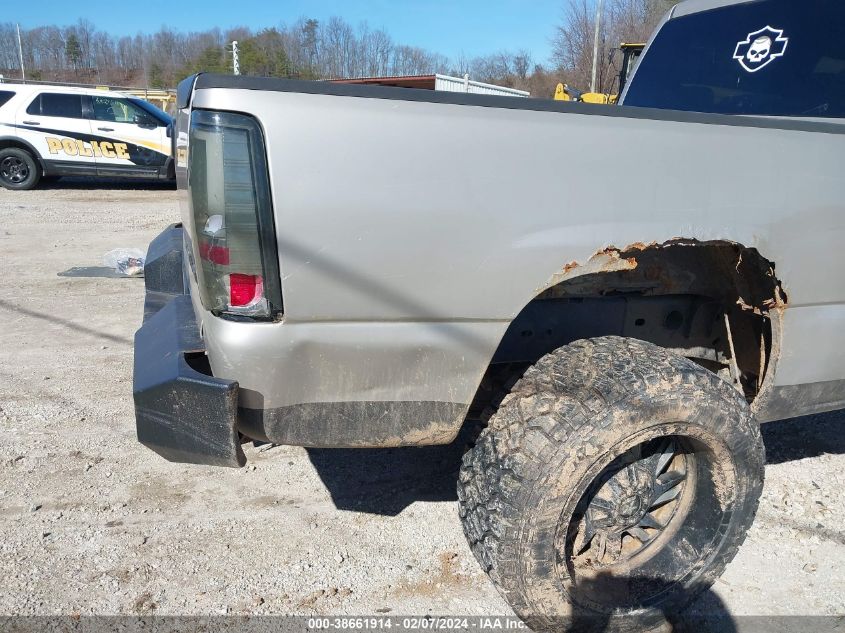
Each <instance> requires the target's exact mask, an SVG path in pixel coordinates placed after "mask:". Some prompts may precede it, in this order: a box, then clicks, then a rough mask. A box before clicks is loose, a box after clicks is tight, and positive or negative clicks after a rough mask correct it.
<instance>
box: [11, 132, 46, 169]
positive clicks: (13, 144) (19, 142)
mask: <svg viewBox="0 0 845 633" xmlns="http://www.w3.org/2000/svg"><path fill="white" fill-rule="evenodd" d="M7 147H17V148H18V149H22V150H26V151H27V152H29V153H30V154H31V155H32V158H33V160H34V161H35V164H36V165H38V168H39V169H40V170H41V173H44V161H43V160H41V156H40V155H39V154H38V152H36V151H35V148H34V147H32V145H30V144H29V143H27V142H25V141H22V140H20V139H17V138H0V150H2V149H6V148H7Z"/></svg>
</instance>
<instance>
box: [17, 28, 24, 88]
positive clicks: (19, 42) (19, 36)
mask: <svg viewBox="0 0 845 633" xmlns="http://www.w3.org/2000/svg"><path fill="white" fill-rule="evenodd" d="M15 26H17V27H18V57H19V58H20V60H21V81H26V72H24V69H23V45H22V44H21V25H20V24H15Z"/></svg>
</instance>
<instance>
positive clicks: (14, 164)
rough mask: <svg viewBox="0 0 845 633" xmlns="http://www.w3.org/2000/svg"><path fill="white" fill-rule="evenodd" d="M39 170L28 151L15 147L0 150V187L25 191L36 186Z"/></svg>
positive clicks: (39, 175) (39, 174)
mask: <svg viewBox="0 0 845 633" xmlns="http://www.w3.org/2000/svg"><path fill="white" fill-rule="evenodd" d="M40 177H41V170H40V169H39V167H38V164H37V163H36V162H35V159H34V158H33V157H32V154H30V153H29V152H28V151H26V150H24V149H19V148H17V147H7V148H6V149H2V150H0V185H2V186H3V187H5V188H6V189H18V190H26V189H32V188H33V187H35V185H37V184H38V180H39V179H40Z"/></svg>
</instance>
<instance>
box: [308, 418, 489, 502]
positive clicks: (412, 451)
mask: <svg viewBox="0 0 845 633" xmlns="http://www.w3.org/2000/svg"><path fill="white" fill-rule="evenodd" d="M477 434H478V428H477V426H476V425H471V424H465V425H464V429H463V430H462V431H461V432H460V434H459V435H458V437H457V438H456V439H455V441H454V442H452V443H451V444H446V445H445V446H421V447H408V448H350V449H345V448H309V449H307V451H308V457H309V459H310V460H311V463H312V464H313V465H314V468H315V469H316V471H317V474H318V475H319V476H320V479H321V480H322V481H323V484H324V485H325V486H326V489H327V490H328V491H329V494H330V495H331V497H332V501H333V502H334V504H335V506H336V507H337V509H338V510H351V511H354V512H367V513H369V514H381V515H387V516H396V515H397V514H399V513H400V512H402V510H404V509H405V508H406V507H408V506H409V505H411V504H412V503H414V502H415V501H456V500H457V499H458V495H457V491H456V489H457V482H458V470H459V469H460V465H461V457H462V456H463V454H464V452H466V450H467V449H468V448H469V446H471V445H472V442H473V441H474V439H475V436H476V435H477Z"/></svg>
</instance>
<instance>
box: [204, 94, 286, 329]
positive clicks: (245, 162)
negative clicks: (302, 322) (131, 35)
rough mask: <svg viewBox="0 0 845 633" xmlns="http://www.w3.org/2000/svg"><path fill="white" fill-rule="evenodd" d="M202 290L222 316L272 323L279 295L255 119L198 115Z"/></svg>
mask: <svg viewBox="0 0 845 633" xmlns="http://www.w3.org/2000/svg"><path fill="white" fill-rule="evenodd" d="M188 185H189V189H190V198H189V199H190V204H191V207H192V218H193V226H192V227H190V229H191V234H192V236H193V237H194V248H195V249H196V251H195V257H196V261H197V265H196V267H195V270H196V277H197V285H198V287H199V291H200V299H201V300H202V304H203V306H204V307H205V308H206V309H207V310H210V311H211V312H212V313H214V314H217V315H218V316H227V315H233V316H235V315H236V316H238V317H250V318H254V319H269V318H274V317H275V316H277V315H278V314H279V313H281V312H282V289H281V281H280V278H279V258H278V253H277V249H276V231H275V227H274V225H273V212H272V207H271V202H270V185H269V178H268V176H267V160H266V157H265V150H264V137H263V134H262V132H261V128H260V127H259V125H258V123H257V122H256V121H255V119H253V118H252V117H249V116H246V115H242V114H233V113H229V112H212V111H207V110H194V111H193V112H192V113H191V131H190V137H189V142H188Z"/></svg>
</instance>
